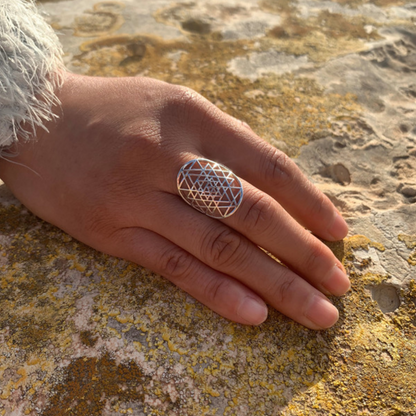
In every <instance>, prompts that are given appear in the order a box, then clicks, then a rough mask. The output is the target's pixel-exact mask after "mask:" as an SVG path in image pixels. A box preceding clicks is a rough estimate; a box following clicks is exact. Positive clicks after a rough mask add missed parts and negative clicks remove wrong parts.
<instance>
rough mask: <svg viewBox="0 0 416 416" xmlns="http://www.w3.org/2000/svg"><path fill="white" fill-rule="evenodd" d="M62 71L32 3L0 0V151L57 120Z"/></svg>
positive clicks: (53, 41)
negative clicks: (55, 111) (53, 109)
mask: <svg viewBox="0 0 416 416" xmlns="http://www.w3.org/2000/svg"><path fill="white" fill-rule="evenodd" d="M63 68H64V67H63V63H62V49H61V45H60V43H59V40H58V38H57V36H56V34H55V33H54V31H53V30H52V28H51V27H50V26H49V25H48V24H47V23H46V22H45V21H44V20H43V18H42V17H41V16H40V14H39V13H38V11H37V9H36V7H35V5H34V4H33V0H0V147H4V146H9V145H11V144H13V143H14V142H17V141H18V140H20V141H27V140H29V139H30V138H31V133H30V132H31V131H35V129H36V128H37V127H43V128H45V126H44V123H45V122H46V121H48V120H51V119H53V118H56V117H57V116H56V115H54V114H53V113H52V106H53V105H55V104H59V101H58V99H57V97H56V95H55V91H56V89H57V88H59V86H60V85H61V83H62V77H61V75H62V71H63ZM24 125H25V126H26V128H25V127H24Z"/></svg>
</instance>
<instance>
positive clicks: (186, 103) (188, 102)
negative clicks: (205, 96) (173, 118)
mask: <svg viewBox="0 0 416 416" xmlns="http://www.w3.org/2000/svg"><path fill="white" fill-rule="evenodd" d="M198 97H199V94H198V93H197V92H196V91H194V90H192V89H191V88H188V87H183V86H174V87H173V89H172V92H171V94H170V95H169V98H168V106H169V108H170V109H172V110H173V111H177V112H182V111H184V110H189V108H192V107H193V106H194V104H196V103H197V102H198V101H199V99H198Z"/></svg>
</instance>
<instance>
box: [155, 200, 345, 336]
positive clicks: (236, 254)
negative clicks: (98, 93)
mask: <svg viewBox="0 0 416 416" xmlns="http://www.w3.org/2000/svg"><path fill="white" fill-rule="evenodd" d="M159 206H160V210H159V212H158V216H157V217H156V216H155V217H154V221H153V222H152V224H151V228H152V229H154V230H155V231H156V232H157V233H158V234H161V235H163V236H164V237H166V238H167V239H169V240H170V241H172V242H173V243H174V244H176V245H178V246H180V247H182V248H183V249H184V250H185V251H187V252H189V253H191V254H192V255H193V256H194V257H196V258H197V259H199V260H200V261H202V262H203V263H205V264H206V265H207V266H209V267H210V268H211V269H213V270H218V271H219V272H221V273H224V274H226V275H228V276H232V277H234V278H235V279H237V280H239V281H240V282H241V283H243V284H244V285H245V286H247V287H249V288H250V289H252V290H253V291H254V292H256V293H257V294H258V295H260V296H261V297H262V298H263V299H264V300H266V301H267V302H268V303H270V304H271V305H272V306H273V307H274V308H275V309H277V310H279V311H280V312H282V313H283V314H285V315H287V316H288V317H290V318H292V319H294V320H296V321H297V322H299V323H301V324H302V325H305V326H307V327H309V328H312V329H322V328H328V327H330V326H332V325H333V324H334V323H335V322H336V321H337V319H338V311H337V310H336V308H335V307H334V306H333V305H332V304H331V303H330V302H329V301H328V300H327V299H326V298H325V296H323V295H322V293H321V292H319V291H318V290H317V289H315V288H314V287H313V286H311V285H310V284H309V283H308V282H306V281H305V280H304V279H302V278H301V277H300V276H298V275H297V274H296V273H294V272H293V271H291V270H290V269H288V268H286V267H284V266H282V265H280V264H278V263H277V262H276V261H275V260H273V259H272V258H271V257H269V256H268V255H267V254H266V253H264V252H263V251H262V250H260V249H259V248H258V247H257V246H256V245H255V244H253V243H252V242H251V241H250V240H248V239H247V238H245V237H244V236H243V235H241V234H240V233H238V232H236V231H234V230H233V229H231V228H230V227H228V226H227V225H225V224H224V223H222V222H220V221H217V220H214V219H212V218H209V217H207V216H205V215H203V214H201V213H198V212H197V211H195V210H194V209H193V208H191V207H189V206H187V205H186V204H185V203H184V202H183V201H182V200H181V199H180V198H179V197H178V196H175V195H170V194H166V196H165V198H163V200H161V201H159ZM237 212H238V211H237ZM178 230H181V232H180V233H178Z"/></svg>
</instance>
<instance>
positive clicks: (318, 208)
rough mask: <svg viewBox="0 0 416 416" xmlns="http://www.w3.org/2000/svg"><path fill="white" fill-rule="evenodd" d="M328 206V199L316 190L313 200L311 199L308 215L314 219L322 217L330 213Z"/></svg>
mask: <svg viewBox="0 0 416 416" xmlns="http://www.w3.org/2000/svg"><path fill="white" fill-rule="evenodd" d="M330 205H331V203H330V201H329V200H328V197H327V196H325V195H324V194H323V193H322V192H321V191H318V190H317V191H316V193H315V198H313V202H312V204H311V207H310V209H309V213H310V215H311V216H314V217H321V216H324V215H325V214H328V213H329V212H332V209H331V208H330Z"/></svg>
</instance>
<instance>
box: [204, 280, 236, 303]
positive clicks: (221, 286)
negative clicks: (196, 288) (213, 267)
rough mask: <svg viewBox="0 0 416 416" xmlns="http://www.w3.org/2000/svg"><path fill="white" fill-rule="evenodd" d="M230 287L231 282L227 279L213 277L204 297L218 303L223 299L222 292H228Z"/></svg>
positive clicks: (210, 301)
mask: <svg viewBox="0 0 416 416" xmlns="http://www.w3.org/2000/svg"><path fill="white" fill-rule="evenodd" d="M229 288H230V282H229V281H227V280H225V279H211V280H210V281H209V282H208V284H207V285H206V287H205V289H204V298H205V299H206V300H207V301H208V302H209V303H213V304H216V303H218V301H221V298H222V297H221V294H222V293H226V292H227V291H228V290H229Z"/></svg>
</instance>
